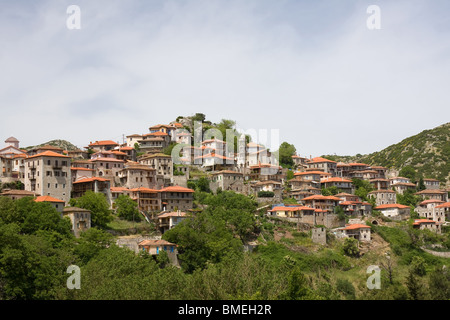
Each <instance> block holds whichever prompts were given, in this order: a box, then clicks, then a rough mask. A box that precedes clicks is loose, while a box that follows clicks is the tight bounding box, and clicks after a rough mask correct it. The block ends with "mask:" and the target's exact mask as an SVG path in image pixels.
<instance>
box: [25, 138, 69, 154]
mask: <svg viewBox="0 0 450 320" xmlns="http://www.w3.org/2000/svg"><path fill="white" fill-rule="evenodd" d="M48 145H50V146H53V147H58V148H61V149H63V150H68V151H73V150H78V148H77V147H76V146H75V145H73V144H72V143H70V142H69V141H66V140H59V139H56V140H51V141H48V142H46V143H42V144H39V145H36V146H29V147H26V148H24V149H25V150H30V149H33V148H36V147H42V146H48Z"/></svg>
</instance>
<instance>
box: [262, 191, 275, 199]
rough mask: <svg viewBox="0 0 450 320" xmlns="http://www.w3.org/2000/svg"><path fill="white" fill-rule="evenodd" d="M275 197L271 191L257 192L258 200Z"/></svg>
mask: <svg viewBox="0 0 450 320" xmlns="http://www.w3.org/2000/svg"><path fill="white" fill-rule="evenodd" d="M274 196H275V193H273V192H272V191H259V192H258V198H273V197H274Z"/></svg>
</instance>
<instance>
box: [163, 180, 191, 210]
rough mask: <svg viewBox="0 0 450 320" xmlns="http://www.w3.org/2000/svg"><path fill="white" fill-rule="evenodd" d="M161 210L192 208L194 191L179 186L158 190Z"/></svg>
mask: <svg viewBox="0 0 450 320" xmlns="http://www.w3.org/2000/svg"><path fill="white" fill-rule="evenodd" d="M159 193H160V197H161V206H162V210H164V211H165V210H170V211H176V210H182V211H186V210H190V209H192V207H193V201H194V196H193V194H194V190H192V189H189V188H183V187H180V186H170V187H166V188H164V189H161V190H159Z"/></svg>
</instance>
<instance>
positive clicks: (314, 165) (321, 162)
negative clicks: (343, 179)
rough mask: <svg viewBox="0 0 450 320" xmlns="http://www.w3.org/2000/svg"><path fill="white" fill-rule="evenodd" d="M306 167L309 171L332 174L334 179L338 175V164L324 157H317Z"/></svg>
mask: <svg viewBox="0 0 450 320" xmlns="http://www.w3.org/2000/svg"><path fill="white" fill-rule="evenodd" d="M306 165H307V166H308V168H309V169H319V170H323V171H325V172H328V173H331V176H332V177H336V175H337V162H336V161H331V160H328V159H325V158H322V157H316V158H312V159H310V160H309V161H308V162H307V163H306Z"/></svg>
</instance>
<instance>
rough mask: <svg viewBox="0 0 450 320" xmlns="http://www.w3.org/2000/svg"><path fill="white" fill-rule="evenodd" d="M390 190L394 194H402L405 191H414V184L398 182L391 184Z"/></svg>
mask: <svg viewBox="0 0 450 320" xmlns="http://www.w3.org/2000/svg"><path fill="white" fill-rule="evenodd" d="M391 188H392V190H395V192H397V193H400V194H403V193H405V191H407V190H415V189H416V185H415V184H414V183H404V182H398V183H394V184H391Z"/></svg>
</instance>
